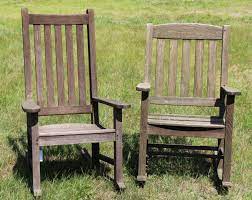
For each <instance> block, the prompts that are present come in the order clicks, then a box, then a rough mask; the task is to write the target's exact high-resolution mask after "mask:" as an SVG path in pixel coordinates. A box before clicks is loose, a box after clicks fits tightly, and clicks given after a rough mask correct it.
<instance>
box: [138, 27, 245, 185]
mask: <svg viewBox="0 0 252 200" xmlns="http://www.w3.org/2000/svg"><path fill="white" fill-rule="evenodd" d="M229 30H230V28H229V26H223V27H220V26H212V25H206V24H162V25H152V24H148V25H147V44H146V61H145V71H144V82H143V83H140V84H138V85H137V88H136V89H137V90H138V91H141V92H142V99H141V123H140V126H141V127H140V141H139V144H140V147H139V166H138V176H137V180H138V181H139V182H142V183H144V182H145V181H146V157H147V155H148V156H149V157H151V156H159V157H160V156H161V157H162V156H167V155H177V154H178V152H177V153H176V152H174V151H167V150H166V149H167V148H171V149H196V150H204V151H206V150H212V151H214V154H203V153H202V152H201V154H196V156H207V157H212V158H216V159H215V160H217V161H218V169H219V170H218V171H219V172H220V173H218V174H219V178H220V179H221V181H222V184H223V186H229V185H230V170H231V149H232V133H233V113H234V100H235V96H236V95H239V94H240V92H239V91H237V90H235V89H231V88H230V87H228V86H227V79H228V43H229ZM154 39H156V44H157V49H156V68H155V71H154V72H155V73H154V74H155V78H154V80H155V81H154V82H155V87H154V95H152V96H151V95H150V88H151V87H150V83H151V80H153V79H152V78H151V77H152V76H151V65H152V64H151V63H152V57H153V56H152V46H153V40H154ZM166 41H169V43H168V44H169V45H170V46H168V45H165V42H166ZM218 43H219V45H217V44H218ZM180 44H181V46H180ZM166 46H168V48H169V54H168V59H164V57H165V55H166V54H167V53H165V47H166ZM204 46H205V47H204ZM217 46H218V47H220V48H217ZM180 49H181V54H182V56H181V58H182V61H181V65H180V64H179V61H178V60H179V59H178V58H179V57H180V54H179V53H180V51H179V50H180ZM193 49H195V50H194V51H192V50H193ZM217 49H220V51H219V52H220V54H218V53H217ZM191 54H192V55H194V56H195V59H190V57H191ZM218 55H220V56H219V57H220V58H219V59H217V57H218ZM205 58H207V59H205ZM166 60H169V64H165V61H166ZM191 61H193V62H191ZM217 61H219V63H220V64H219V66H220V67H219V69H220V70H219V73H217V66H218V65H217ZM164 66H167V68H168V69H167V70H164ZM180 66H181V68H179V70H178V67H180ZM204 66H206V67H204ZM193 68H194V70H192V69H193ZM166 71H167V72H168V73H167V74H168V75H166V73H165V72H166ZM192 72H193V73H192ZM218 76H219V77H220V79H219V80H220V83H218V82H217V83H216V80H217V77H218ZM164 80H167V82H168V83H165V82H164ZM190 80H193V81H190ZM204 80H206V81H204ZM190 85H193V86H194V87H193V88H192V89H191V88H190ZM216 88H217V89H218V88H219V89H218V90H216ZM218 92H219V95H216V93H218ZM151 104H156V105H161V106H164V105H175V106H203V107H217V108H219V111H218V114H217V116H203V115H196V116H195V115H194V116H191V115H190V116H189V115H176V114H172V115H171V114H169V115H166V114H156V113H154V114H150V111H149V106H150V105H151ZM163 108H164V107H163ZM164 109H165V108H164ZM185 111H186V109H185ZM149 135H162V136H183V137H184V136H188V137H203V138H205V137H207V138H216V139H218V146H217V145H216V146H214V147H212V146H193V145H190V146H189V145H184V144H170V145H168V144H149V143H148V136H149ZM193 152H194V153H195V151H193ZM217 152H218V153H217ZM182 154H183V155H185V156H193V155H192V153H190V152H185V153H182ZM216 154H217V155H216ZM194 155H195V154H194Z"/></svg>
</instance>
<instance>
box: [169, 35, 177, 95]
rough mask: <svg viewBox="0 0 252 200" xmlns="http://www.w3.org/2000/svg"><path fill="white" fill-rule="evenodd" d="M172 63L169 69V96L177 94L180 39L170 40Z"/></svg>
mask: <svg viewBox="0 0 252 200" xmlns="http://www.w3.org/2000/svg"><path fill="white" fill-rule="evenodd" d="M170 46H171V47H170V64H169V70H168V96H176V78H177V65H178V41H177V40H171V41H170Z"/></svg>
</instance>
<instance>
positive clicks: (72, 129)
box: [39, 123, 115, 136]
mask: <svg viewBox="0 0 252 200" xmlns="http://www.w3.org/2000/svg"><path fill="white" fill-rule="evenodd" d="M92 133H115V129H104V128H101V127H99V126H97V125H95V124H79V123H71V124H51V125H45V126H40V127H39V136H60V135H62V136H63V135H83V134H92Z"/></svg>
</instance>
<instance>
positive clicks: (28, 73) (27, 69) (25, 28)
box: [21, 8, 32, 99]
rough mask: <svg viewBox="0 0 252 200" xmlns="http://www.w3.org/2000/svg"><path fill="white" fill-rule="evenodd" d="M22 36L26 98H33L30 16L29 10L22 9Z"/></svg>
mask: <svg viewBox="0 0 252 200" xmlns="http://www.w3.org/2000/svg"><path fill="white" fill-rule="evenodd" d="M21 14H22V35H23V55H24V76H25V98H26V99H30V98H32V66H31V47H30V34H29V14H28V9H27V8H22V10H21Z"/></svg>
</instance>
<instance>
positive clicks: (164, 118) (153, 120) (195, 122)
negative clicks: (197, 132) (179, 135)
mask: <svg viewBox="0 0 252 200" xmlns="http://www.w3.org/2000/svg"><path fill="white" fill-rule="evenodd" d="M148 124H150V125H164V126H174V127H175V126H176V127H195V128H220V129H222V128H225V124H224V120H223V119H222V118H220V117H216V116H196V115H194V116H188V115H186V116H185V115H159V114H152V115H149V116H148Z"/></svg>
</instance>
